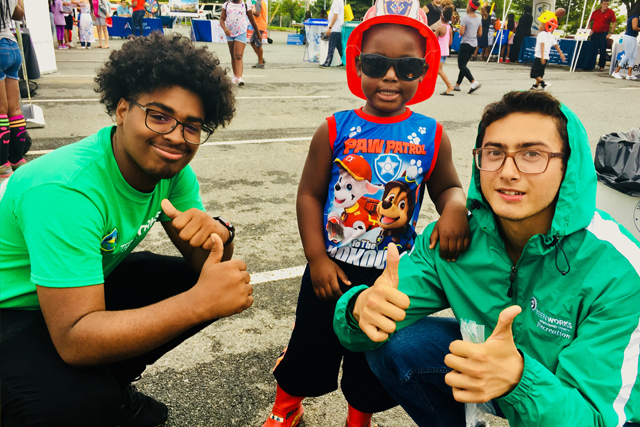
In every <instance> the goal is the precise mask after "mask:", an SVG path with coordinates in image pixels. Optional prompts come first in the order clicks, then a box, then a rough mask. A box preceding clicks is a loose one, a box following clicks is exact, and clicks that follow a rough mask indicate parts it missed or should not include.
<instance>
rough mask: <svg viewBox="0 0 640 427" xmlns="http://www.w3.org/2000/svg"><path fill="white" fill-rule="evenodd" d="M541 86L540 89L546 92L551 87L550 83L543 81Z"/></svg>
mask: <svg viewBox="0 0 640 427" xmlns="http://www.w3.org/2000/svg"><path fill="white" fill-rule="evenodd" d="M541 86H542V90H544V91H545V92H546V91H548V90H549V88H550V87H551V83H543V84H542V85H541Z"/></svg>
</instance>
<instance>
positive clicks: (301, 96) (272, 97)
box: [236, 95, 331, 99]
mask: <svg viewBox="0 0 640 427" xmlns="http://www.w3.org/2000/svg"><path fill="white" fill-rule="evenodd" d="M298 98H307V99H308V98H331V96H329V95H291V96H236V99H298Z"/></svg>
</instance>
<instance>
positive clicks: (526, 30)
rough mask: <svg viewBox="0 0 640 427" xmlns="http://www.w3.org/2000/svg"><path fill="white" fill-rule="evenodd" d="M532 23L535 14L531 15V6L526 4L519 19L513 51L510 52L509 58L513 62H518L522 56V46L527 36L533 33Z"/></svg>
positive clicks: (512, 46)
mask: <svg viewBox="0 0 640 427" xmlns="http://www.w3.org/2000/svg"><path fill="white" fill-rule="evenodd" d="M531 25H533V15H531V6H529V5H526V6H525V7H524V13H523V14H522V16H521V17H520V20H518V26H517V27H516V35H515V36H514V37H513V44H512V45H511V52H509V59H510V60H511V62H517V61H518V57H519V56H520V48H521V47H522V42H523V41H524V38H525V37H529V36H530V35H531Z"/></svg>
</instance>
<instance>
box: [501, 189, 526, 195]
mask: <svg viewBox="0 0 640 427" xmlns="http://www.w3.org/2000/svg"><path fill="white" fill-rule="evenodd" d="M500 192H501V193H502V194H506V195H507V196H518V195H520V194H524V193H520V192H518V191H503V190H500Z"/></svg>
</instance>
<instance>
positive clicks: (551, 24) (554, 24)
mask: <svg viewBox="0 0 640 427" xmlns="http://www.w3.org/2000/svg"><path fill="white" fill-rule="evenodd" d="M544 26H545V28H546V30H547V32H549V33H553V32H554V31H555V30H556V28H558V20H557V19H556V18H551V19H549V20H548V21H547V22H545V23H544Z"/></svg>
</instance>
